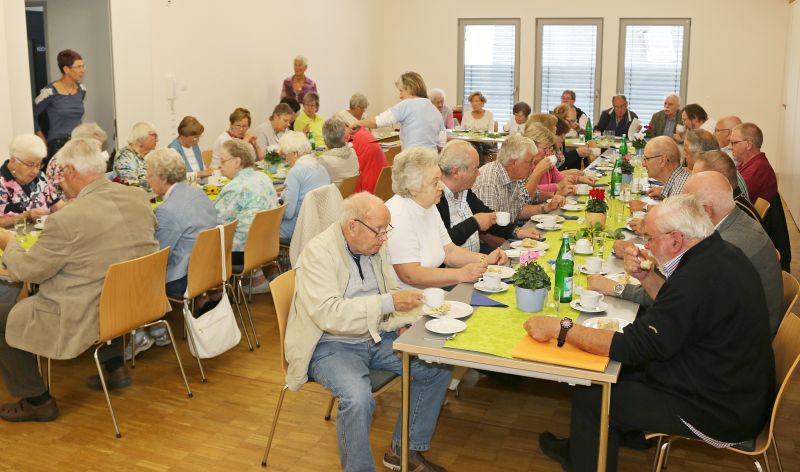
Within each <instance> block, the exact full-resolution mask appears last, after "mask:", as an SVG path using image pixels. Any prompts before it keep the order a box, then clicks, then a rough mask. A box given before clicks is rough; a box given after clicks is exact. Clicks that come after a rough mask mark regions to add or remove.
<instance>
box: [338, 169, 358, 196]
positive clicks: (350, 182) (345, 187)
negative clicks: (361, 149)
mask: <svg viewBox="0 0 800 472" xmlns="http://www.w3.org/2000/svg"><path fill="white" fill-rule="evenodd" d="M360 178H361V175H360V174H358V175H354V176H352V177H348V178H346V179H344V180H342V182H341V183H340V184H339V191H340V192H342V198H347V197H349V196H350V195H352V194H354V193H355V192H356V185H357V184H358V179H360Z"/></svg>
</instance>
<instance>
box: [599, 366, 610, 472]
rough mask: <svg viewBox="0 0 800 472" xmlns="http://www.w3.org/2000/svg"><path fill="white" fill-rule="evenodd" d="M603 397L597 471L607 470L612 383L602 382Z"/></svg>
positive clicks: (603, 471)
mask: <svg viewBox="0 0 800 472" xmlns="http://www.w3.org/2000/svg"><path fill="white" fill-rule="evenodd" d="M600 386H601V387H602V388H603V397H602V400H601V401H600V439H599V442H600V444H599V449H598V451H597V472H605V471H606V460H607V457H606V456H607V454H608V413H609V410H610V409H611V384H610V383H608V382H601V383H600Z"/></svg>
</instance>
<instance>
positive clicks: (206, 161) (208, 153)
mask: <svg viewBox="0 0 800 472" xmlns="http://www.w3.org/2000/svg"><path fill="white" fill-rule="evenodd" d="M201 156H202V158H203V165H205V166H206V169H208V166H210V165H211V159H213V158H214V151H212V150H211V149H206V150H205V151H201Z"/></svg>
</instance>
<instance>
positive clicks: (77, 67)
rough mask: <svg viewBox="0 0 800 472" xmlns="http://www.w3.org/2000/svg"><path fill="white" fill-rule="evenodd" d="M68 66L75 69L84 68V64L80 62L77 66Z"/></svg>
mask: <svg viewBox="0 0 800 472" xmlns="http://www.w3.org/2000/svg"><path fill="white" fill-rule="evenodd" d="M69 68H70V69H75V70H86V66H85V65H83V64H81V65H79V66H69Z"/></svg>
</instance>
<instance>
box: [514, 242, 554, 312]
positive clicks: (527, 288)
mask: <svg viewBox="0 0 800 472" xmlns="http://www.w3.org/2000/svg"><path fill="white" fill-rule="evenodd" d="M539 256H540V253H538V252H535V251H529V252H526V253H524V254H522V255H521V256H520V258H519V263H520V265H519V267H517V271H516V272H515V273H514V276H513V277H512V278H511V281H512V282H514V286H515V291H516V295H517V308H518V309H519V310H520V311H526V312H529V313H535V312H537V311H542V307H543V306H544V299H545V297H546V296H547V290H548V289H549V288H550V276H549V275H547V273H546V272H545V271H544V269H543V268H542V266H541V265H539V263H538V262H536V259H538V258H539Z"/></svg>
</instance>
